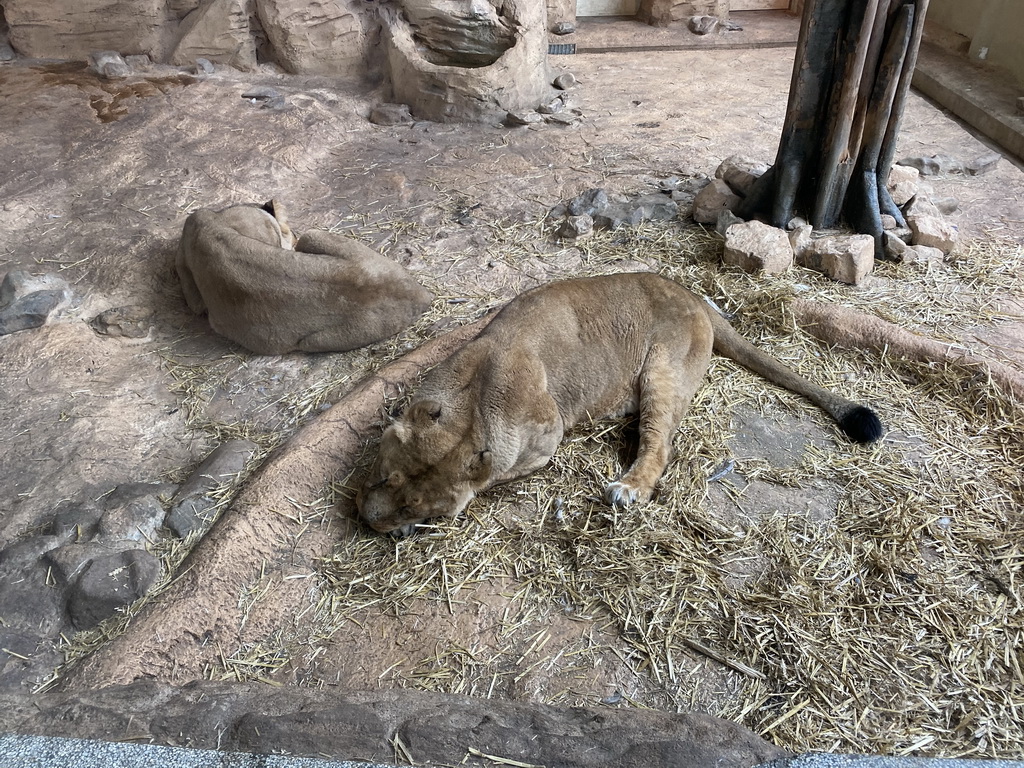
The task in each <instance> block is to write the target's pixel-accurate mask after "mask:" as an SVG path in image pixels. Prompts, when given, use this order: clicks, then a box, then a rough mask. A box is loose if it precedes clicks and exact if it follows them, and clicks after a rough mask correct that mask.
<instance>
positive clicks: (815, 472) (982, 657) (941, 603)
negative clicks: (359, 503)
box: [310, 226, 1024, 757]
mask: <svg viewBox="0 0 1024 768" xmlns="http://www.w3.org/2000/svg"><path fill="white" fill-rule="evenodd" d="M510 233H512V234H511V236H510ZM535 240H536V232H526V233H524V232H523V231H522V230H521V229H517V228H515V227H512V228H508V229H501V228H500V227H497V226H496V227H494V228H493V229H492V232H491V243H492V245H493V251H494V252H502V253H503V254H504V256H503V257H504V258H506V259H508V260H509V261H510V262H514V261H515V260H516V259H517V258H520V257H522V258H527V257H528V256H530V255H535V254H534V253H533V250H532V249H533V245H532V243H534V242H535ZM582 247H583V249H584V250H583V251H582V252H578V256H579V258H580V260H581V266H582V269H576V270H575V271H576V272H577V273H579V272H588V273H601V272H614V271H621V270H623V269H633V268H637V267H638V266H640V267H642V266H644V265H646V266H647V267H648V268H650V269H655V270H657V271H660V272H662V273H663V274H666V275H669V276H671V277H673V278H675V279H677V280H679V281H680V282H682V283H683V284H685V285H689V286H691V287H693V288H694V289H695V290H697V291H700V292H703V293H705V294H706V295H708V296H710V297H711V298H713V300H714V301H715V302H716V303H717V304H718V306H720V307H722V308H723V309H725V310H726V311H731V312H734V313H736V317H735V319H734V322H735V324H736V325H737V326H738V327H739V329H740V330H741V331H742V332H744V333H745V334H746V335H747V336H748V337H749V338H751V339H754V340H756V341H757V342H758V343H759V344H761V345H763V346H764V347H765V348H767V349H769V350H771V351H772V352H773V353H774V354H776V355H778V356H779V357H781V358H783V359H785V360H786V361H787V362H789V363H790V364H791V365H793V366H794V367H797V368H798V369H799V370H801V371H802V372H803V373H804V374H806V375H808V376H809V377H811V378H813V379H814V380H816V381H819V382H822V383H824V384H826V385H827V386H830V387H834V388H835V389H837V390H840V391H842V392H844V393H846V394H847V395H848V396H851V397H853V398H854V399H858V400H861V401H864V402H868V403H871V404H872V405H873V406H875V407H876V408H877V410H878V411H879V412H880V415H881V416H882V418H883V421H884V422H885V423H886V424H887V425H888V426H889V427H890V433H889V435H888V436H887V438H886V439H885V440H884V441H883V442H881V443H880V444H878V445H876V446H873V447H869V448H864V447H857V446H852V445H850V444H848V443H846V442H844V441H843V439H842V438H841V437H838V436H837V437H836V438H835V439H834V440H824V441H821V440H819V441H812V442H810V443H808V444H807V446H806V447H805V449H804V451H803V455H802V457H801V458H800V459H799V461H798V462H797V463H796V464H794V465H793V466H790V467H783V468H779V467H774V466H771V465H769V464H768V463H766V462H764V461H761V460H754V459H750V458H745V457H744V456H739V455H738V456H732V455H731V454H730V447H729V438H730V436H731V422H730V416H731V414H733V413H734V412H736V411H737V409H742V408H750V409H754V410H756V411H759V412H762V413H765V414H768V415H769V416H770V417H771V416H772V415H773V414H774V415H776V416H780V415H784V414H798V415H799V417H800V418H801V419H809V420H813V421H815V422H818V423H820V424H821V425H822V426H823V429H824V430H825V432H826V433H829V434H833V435H836V434H837V433H836V432H835V430H834V428H833V427H832V426H830V425H829V423H828V422H827V420H826V418H825V417H824V416H823V415H822V414H820V413H819V412H817V411H816V409H814V408H813V407H811V406H809V405H807V404H806V403H804V402H802V401H801V400H800V399H799V398H797V397H795V396H792V395H790V394H789V393H786V392H783V391H780V390H778V389H777V388H774V387H769V386H767V385H766V384H765V382H763V381H762V380H760V379H759V378H757V377H755V376H754V375H753V374H750V373H748V372H746V371H745V370H742V369H740V368H738V367H737V366H735V365H734V364H732V363H731V362H729V361H725V360H722V359H716V361H715V362H714V363H713V367H712V370H711V372H710V376H709V382H710V383H709V384H708V385H707V386H705V387H704V388H702V390H701V391H700V393H699V394H698V398H697V401H696V402H695V403H694V406H693V409H692V411H691V413H690V414H689V416H688V417H687V418H686V420H685V421H684V423H683V424H681V425H680V428H679V431H678V435H677V440H676V449H677V453H678V457H677V459H676V461H674V462H673V464H672V466H671V467H670V469H669V472H668V474H667V475H666V477H665V478H664V479H663V481H662V483H661V486H660V488H661V490H660V494H659V496H658V497H657V499H656V500H655V501H653V502H651V503H649V504H644V505H640V506H636V507H633V508H630V509H626V510H621V509H619V510H613V509H609V508H608V507H606V506H605V505H603V504H602V503H601V502H600V500H599V499H598V498H597V497H598V496H599V495H600V492H601V489H603V487H604V485H605V484H606V483H607V482H608V480H609V479H611V478H612V477H614V476H615V475H616V474H617V473H618V472H620V471H621V468H622V466H623V461H624V456H623V452H624V448H623V443H624V441H626V440H628V435H627V430H626V429H625V428H624V426H623V425H622V424H618V423H601V424H595V425H591V426H589V427H586V428H581V429H578V430H577V431H575V432H574V433H573V434H572V435H570V436H569V437H568V439H567V440H566V441H565V444H564V445H563V447H562V449H561V450H560V451H559V452H558V454H557V455H556V456H555V458H554V459H553V461H552V463H551V465H550V466H549V467H548V468H546V469H545V470H543V471H542V472H540V473H537V474H536V475H534V476H532V477H530V478H527V479H524V480H522V481H519V482H515V483H512V484H510V485H507V486H505V487H502V488H499V489H495V490H493V491H491V492H488V493H486V494H484V495H483V496H482V497H480V498H479V499H478V500H477V501H476V502H474V504H472V505H471V509H470V511H469V513H468V519H463V520H458V521H448V522H445V521H442V522H438V523H436V524H435V525H433V526H430V527H429V528H428V529H427V530H425V531H423V532H421V534H420V535H418V536H416V537H413V538H409V539H405V540H400V541H393V540H390V539H388V538H384V537H380V536H376V535H373V534H369V533H366V532H362V531H361V532H358V533H356V534H354V535H353V536H351V537H350V538H348V539H347V540H345V541H343V542H341V543H340V544H339V546H338V551H337V554H336V556H335V557H334V558H332V559H331V560H330V561H329V562H327V563H325V566H324V574H323V575H324V578H325V579H326V581H327V584H328V588H327V589H326V591H325V593H324V596H323V598H322V600H321V601H320V604H319V605H318V606H317V608H316V615H317V618H316V622H315V623H316V624H317V627H318V630H317V633H316V634H317V636H318V637H317V638H316V639H313V640H311V641H310V642H311V646H317V645H318V644H319V643H321V642H323V641H325V640H326V639H327V638H329V637H330V636H331V635H332V634H333V632H334V631H336V630H337V628H339V627H341V626H343V625H344V624H345V623H346V622H356V623H361V622H365V621H368V620H370V618H371V617H372V616H374V615H379V614H391V615H399V616H400V615H404V614H405V613H406V612H408V611H410V610H413V607H414V605H416V604H417V602H418V601H437V602H440V603H442V604H446V605H447V607H448V609H449V610H452V611H455V610H457V608H458V605H459V604H461V603H463V602H465V601H466V600H467V598H468V597H469V596H471V595H472V594H473V591H474V589H475V588H476V587H478V586H479V585H480V584H483V583H488V582H496V583H500V584H501V585H502V589H501V594H502V595H503V596H504V597H505V598H506V599H507V601H508V603H507V606H506V608H505V612H504V615H503V619H502V621H501V625H500V626H499V627H498V629H497V631H496V639H497V642H496V643H493V644H490V645H489V644H487V643H486V642H484V641H482V640H481V642H479V643H475V644H473V645H472V646H470V647H462V646H458V645H453V644H446V643H445V642H444V641H441V640H439V641H438V645H437V652H436V654H434V655H433V656H430V657H429V658H424V659H419V660H413V662H414V663H412V664H411V665H409V666H408V667H407V668H405V669H403V670H401V671H399V672H395V673H394V674H393V675H391V676H390V678H389V679H390V680H391V681H393V684H398V685H407V686H412V687H417V688H423V689H429V690H444V691H450V692H460V693H468V694H472V695H478V696H489V695H509V694H510V693H511V694H514V693H515V692H516V691H517V690H520V689H517V688H516V684H517V683H520V682H521V681H522V680H523V678H524V677H526V676H528V675H529V674H530V671H531V669H534V668H539V667H542V666H545V665H547V666H548V667H550V666H552V665H560V666H561V667H563V668H566V669H568V671H569V673H570V674H569V675H568V678H569V679H571V677H572V675H571V673H572V672H573V670H579V671H583V670H586V669H587V667H588V665H592V664H593V663H594V658H595V655H596V654H597V653H598V652H599V651H600V650H601V649H600V648H599V647H598V646H599V645H600V643H601V642H604V640H597V639H595V637H597V638H605V639H607V637H609V636H611V637H613V638H614V642H613V645H614V648H613V651H614V653H615V655H616V656H617V657H618V658H619V659H620V660H621V661H623V662H624V663H625V664H627V665H628V666H629V667H630V668H632V669H633V671H634V672H635V673H636V675H637V677H638V679H643V680H644V681H645V682H644V683H643V684H642V685H639V686H638V687H637V689H636V690H635V691H633V692H632V694H631V693H630V692H626V693H625V694H624V693H623V692H621V691H620V692H616V693H614V694H613V695H612V696H611V697H609V698H608V699H606V700H604V702H603V703H606V704H612V703H620V702H621V703H622V704H628V703H633V704H636V705H643V704H653V705H656V706H661V707H665V708H674V707H678V708H681V709H690V708H698V709H704V710H706V711H709V712H711V713H713V714H718V715H722V716H724V717H728V718H732V719H735V720H737V721H739V722H742V723H743V724H745V725H746V726H748V727H750V728H751V729H753V730H754V731H756V732H759V733H761V734H763V735H765V736H766V737H767V738H769V739H771V740H772V741H774V742H776V743H778V744H780V745H782V746H785V747H789V748H792V749H795V750H808V749H813V750H836V751H862V752H871V753H891V754H919V755H933V756H964V755H972V756H991V757H997V756H998V757H1008V756H1016V757H1020V756H1021V755H1024V710H1022V707H1024V672H1022V663H1024V660H1022V651H1021V649H1022V648H1024V637H1022V621H1024V611H1022V603H1021V600H1022V596H1024V584H1022V583H1021V579H1020V576H1019V574H1020V568H1021V565H1022V562H1024V544H1022V541H1024V537H1022V533H1024V523H1022V516H1021V513H1022V510H1024V488H1022V478H1021V470H1020V467H1021V466H1022V465H1024V416H1022V410H1021V407H1020V404H1015V403H1013V402H1011V401H1010V400H1009V399H1008V398H1007V397H1005V396H1004V395H1003V394H1002V393H1001V392H999V391H998V390H997V389H996V387H995V386H994V385H993V384H992V383H991V382H988V381H986V380H984V379H983V378H982V377H979V376H978V375H976V372H974V371H971V370H965V369H962V368H959V367H956V366H951V365H944V366H942V367H935V366H929V365H924V364H905V363H901V362H900V361H899V360H895V359H888V358H885V357H883V358H882V359H879V357H878V356H877V355H874V354H867V353H863V354H862V353H858V352H850V351H839V350H832V349H827V348H825V347H823V346H822V345H821V344H819V343H818V342H816V341H814V340H812V339H811V338H810V337H809V336H808V335H806V334H805V333H803V332H801V331H800V330H799V329H797V328H796V327H795V325H794V323H793V321H792V318H791V316H790V314H789V313H788V311H787V300H788V298H789V297H791V296H793V295H795V294H799V295H801V296H804V297H808V296H812V297H814V298H816V299H819V300H824V301H835V302H839V303H842V304H845V305H848V306H853V307H858V308H860V309H862V310H864V311H867V312H870V313H875V314H877V315H879V316H881V317H883V318H885V319H888V320H892V321H894V322H897V323H900V324H901V325H903V326H904V327H907V328H911V329H914V330H919V331H921V332H924V333H927V334H929V335H932V336H938V337H941V336H943V335H944V334H946V333H955V331H956V330H957V329H962V328H967V327H971V326H974V325H976V324H977V323H978V322H996V321H998V320H999V319H1000V317H1001V316H1000V313H999V312H998V311H997V310H996V309H994V304H993V301H992V297H993V294H994V293H997V292H999V291H1005V290H1011V291H1012V289H1013V288H1014V287H1015V286H1014V281H1015V275H1016V274H1019V271H1020V268H1021V266H1022V265H1024V255H1022V253H1021V250H1020V248H1019V247H1013V246H1004V245H1000V244H998V243H990V244H987V245H975V246H972V247H969V248H965V249H964V250H963V251H962V252H961V253H960V255H959V256H958V257H957V258H956V259H955V260H952V261H950V262H949V263H948V264H945V265H925V266H917V267H911V266H904V265H892V264H882V265H879V267H878V275H879V279H877V280H874V281H873V282H872V283H871V285H870V286H869V287H866V288H862V289H850V288H848V287H844V286H839V285H836V284H833V283H830V282H828V281H827V280H825V279H824V278H822V277H820V276H818V275H816V274H813V273H810V272H805V271H801V270H794V271H792V272H791V273H790V274H788V275H785V276H781V277H773V278H764V277H758V278H756V279H755V278H751V277H749V276H747V275H744V274H742V273H738V272H733V271H726V270H723V269H721V268H720V266H719V265H718V263H717V254H718V252H719V249H720V246H719V244H718V243H717V242H715V240H714V239H713V238H712V237H710V236H709V235H707V234H705V233H704V232H703V231H701V230H678V229H675V228H671V227H662V228H659V227H644V228H641V229H640V230H638V231H636V232H633V233H630V234H628V235H623V234H622V233H621V232H620V233H613V234H599V235H597V236H596V237H595V238H593V239H592V240H589V241H586V242H585V244H583V246H582ZM851 372H852V373H851ZM730 466H731V467H734V472H733V474H726V475H725V476H724V477H718V475H721V474H722V473H721V472H716V470H720V469H728V468H729V467H730ZM738 477H739V478H745V481H746V482H749V481H751V480H754V479H757V480H760V481H767V482H769V483H774V484H778V485H782V486H786V487H798V488H806V489H810V490H811V492H816V489H824V490H822V491H821V493H822V494H823V496H827V495H828V494H829V493H834V496H835V503H834V504H833V506H832V511H831V512H830V513H829V514H827V515H825V516H824V517H818V518H815V519H809V518H808V516H807V515H806V514H804V513H803V511H802V510H799V509H776V508H766V509H761V510H758V511H757V512H756V513H752V514H751V515H746V516H744V515H742V514H741V515H739V517H738V518H737V516H736V515H735V514H733V515H732V516H731V519H729V520H726V519H725V516H724V515H723V514H721V513H722V512H723V509H722V505H721V501H720V500H721V499H722V493H721V492H718V493H717V494H716V493H714V492H713V490H714V489H715V488H716V487H717V489H718V490H719V491H725V494H726V495H727V496H730V497H732V498H733V499H735V500H736V502H737V504H738V506H739V507H740V508H741V509H743V507H744V504H745V503H746V502H747V501H750V502H751V503H750V506H751V507H755V508H756V507H757V504H756V500H752V501H751V500H746V499H745V498H744V496H743V489H742V486H743V483H744V480H740V479H738ZM828 489H832V490H828ZM338 490H339V492H340V493H343V494H348V493H350V492H351V489H345V488H341V489H338ZM716 498H717V499H718V500H719V502H718V506H716V504H714V503H712V500H713V499H716ZM555 614H561V615H564V616H569V617H570V618H573V619H575V620H578V621H581V622H590V623H592V624H593V626H595V627H596V628H597V632H591V633H589V634H588V635H587V636H586V637H584V638H583V639H582V640H580V641H579V642H577V643H575V644H573V645H571V646H566V647H562V648H555V647H554V644H552V645H551V646H550V647H545V645H546V644H547V643H548V641H549V640H550V633H549V632H546V630H545V626H546V623H547V621H548V619H549V618H550V617H552V616H553V615H555ZM605 650H607V649H605ZM312 655H314V656H315V655H316V652H315V651H314V652H313V653H312ZM396 666H398V665H397V664H396ZM709 669H715V670H717V671H718V673H719V678H717V681H718V682H717V690H714V691H708V690H704V689H702V686H704V685H706V684H707V682H708V680H709V679H712V678H710V677H709V676H708V674H706V672H707V670H709ZM384 677H385V675H382V676H381V678H382V679H383V678H384ZM561 679H566V678H565V677H563V678H561ZM641 689H642V690H641ZM641 694H642V695H641ZM539 697H540V698H543V699H545V700H548V701H551V702H553V703H563V704H584V703H585V704H595V703H597V702H596V701H595V700H594V698H593V697H592V696H591V698H590V699H587V698H585V697H581V696H580V695H579V694H578V692H577V691H575V690H574V689H573V686H572V685H571V683H570V684H569V685H567V686H566V687H564V688H563V689H560V690H546V691H543V692H542V693H541V694H540V696H539Z"/></svg>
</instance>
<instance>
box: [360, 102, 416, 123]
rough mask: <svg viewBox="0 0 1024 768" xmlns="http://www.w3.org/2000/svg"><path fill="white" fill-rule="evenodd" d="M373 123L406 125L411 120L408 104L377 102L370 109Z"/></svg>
mask: <svg viewBox="0 0 1024 768" xmlns="http://www.w3.org/2000/svg"><path fill="white" fill-rule="evenodd" d="M370 122H371V123H373V124H375V125H408V124H410V123H412V122H413V117H412V113H411V112H410V111H409V105H408V104H378V105H376V106H375V107H374V108H373V109H371V110H370Z"/></svg>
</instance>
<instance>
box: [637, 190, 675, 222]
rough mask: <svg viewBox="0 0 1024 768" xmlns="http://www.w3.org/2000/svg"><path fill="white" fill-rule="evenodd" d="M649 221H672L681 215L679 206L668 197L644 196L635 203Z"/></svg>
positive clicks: (657, 195)
mask: <svg viewBox="0 0 1024 768" xmlns="http://www.w3.org/2000/svg"><path fill="white" fill-rule="evenodd" d="M633 205H636V206H638V207H639V208H640V211H641V215H642V217H643V218H644V219H645V220H647V221H672V219H674V218H675V217H676V216H677V215H678V214H679V206H678V205H677V204H676V203H675V202H673V201H672V199H671V198H669V197H667V196H666V195H661V194H657V193H655V194H653V195H643V196H641V197H638V198H637V199H636V200H634V201H633Z"/></svg>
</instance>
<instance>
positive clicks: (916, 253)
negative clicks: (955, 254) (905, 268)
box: [901, 245, 945, 264]
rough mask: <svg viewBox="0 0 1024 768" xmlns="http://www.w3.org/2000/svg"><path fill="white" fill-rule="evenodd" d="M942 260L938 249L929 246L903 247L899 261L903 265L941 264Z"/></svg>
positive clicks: (942, 257)
mask: <svg viewBox="0 0 1024 768" xmlns="http://www.w3.org/2000/svg"><path fill="white" fill-rule="evenodd" d="M944 258H945V257H944V255H943V253H942V251H940V250H939V249H938V248H932V247H931V246H929V245H907V246H905V247H904V251H903V254H902V256H901V261H903V263H905V264H929V263H930V264H941V263H942V261H943V259H944Z"/></svg>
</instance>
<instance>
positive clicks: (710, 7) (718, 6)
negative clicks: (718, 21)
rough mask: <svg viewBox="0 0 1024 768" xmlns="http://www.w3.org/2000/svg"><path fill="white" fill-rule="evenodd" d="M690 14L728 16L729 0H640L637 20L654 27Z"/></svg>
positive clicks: (679, 19) (681, 18)
mask: <svg viewBox="0 0 1024 768" xmlns="http://www.w3.org/2000/svg"><path fill="white" fill-rule="evenodd" d="M690 16H718V17H720V18H723V19H727V18H729V0H640V7H639V8H638V9H637V12H636V17H637V19H638V20H640V21H643V22H645V23H647V24H652V25H654V26H656V27H665V26H668V25H669V24H671V23H673V22H676V21H682V20H684V19H687V18H689V17H690Z"/></svg>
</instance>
